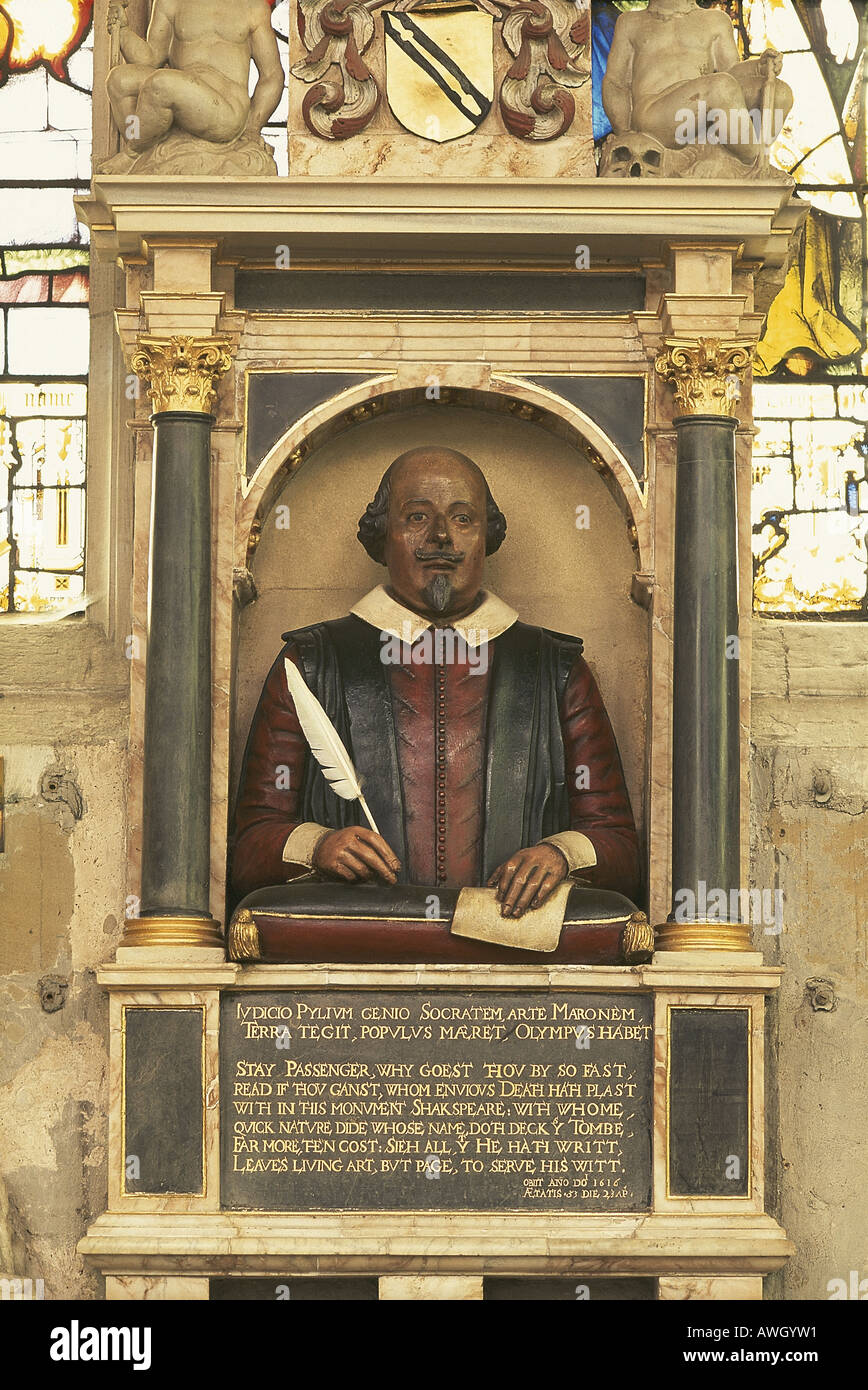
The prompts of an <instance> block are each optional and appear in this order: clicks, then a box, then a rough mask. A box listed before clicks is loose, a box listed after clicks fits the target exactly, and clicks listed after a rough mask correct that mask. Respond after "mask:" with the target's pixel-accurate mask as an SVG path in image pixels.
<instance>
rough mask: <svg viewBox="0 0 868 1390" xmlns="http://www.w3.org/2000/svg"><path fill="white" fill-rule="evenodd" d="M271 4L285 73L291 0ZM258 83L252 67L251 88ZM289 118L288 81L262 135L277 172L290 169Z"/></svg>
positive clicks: (274, 1)
mask: <svg viewBox="0 0 868 1390" xmlns="http://www.w3.org/2000/svg"><path fill="white" fill-rule="evenodd" d="M268 3H269V5H271V27H272V29H273V30H274V32H275V34H276V35H277V47H278V50H279V52H280V61H281V63H282V64H283V71H284V74H286V75H288V73H289V0H268ZM255 85H256V70H255V69H252V70H251V74H250V90H251V93H252V91H253V88H254V86H255ZM288 118H289V87H288V84H287V82H284V84H283V96H282V97H281V98H280V105H279V106H278V108H277V110H276V111H275V112H274V114H273V115H272V116H270V117H269V120H268V124H267V125H266V126H264V127H263V130H262V135H263V139H265V140H266V141H267V142H268V144H269V145H270V146H271V149H272V152H273V154H274V158H275V162H276V163H277V172H278V173H279V174H286V173H288V172H289V170H288V153H287V148H286V122H287V120H288Z"/></svg>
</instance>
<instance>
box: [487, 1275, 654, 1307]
mask: <svg viewBox="0 0 868 1390" xmlns="http://www.w3.org/2000/svg"><path fill="white" fill-rule="evenodd" d="M656 1297H657V1280H656V1279H642V1278H623V1279H583V1278H582V1277H581V1275H576V1276H575V1277H574V1278H572V1279H515V1278H511V1279H505V1278H504V1279H498V1278H494V1277H493V1278H491V1279H485V1280H484V1281H483V1298H484V1299H485V1300H486V1301H487V1302H491V1301H494V1302H498V1301H499V1302H505V1301H507V1300H510V1301H514V1300H519V1301H522V1302H525V1303H531V1302H543V1301H545V1302H548V1303H552V1302H554V1303H600V1302H606V1303H637V1302H653V1301H654V1299H656Z"/></svg>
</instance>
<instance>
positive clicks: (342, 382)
mask: <svg viewBox="0 0 868 1390" xmlns="http://www.w3.org/2000/svg"><path fill="white" fill-rule="evenodd" d="M369 379H371V373H370V372H250V373H249V375H248V377H247V476H248V478H250V477H252V476H253V474H254V473H255V472H256V469H257V468H258V467H259V465H260V463H261V462H262V460H263V459H264V458H265V455H266V454H267V453H268V451H269V450H270V449H273V448H274V446H275V444H276V443H277V441H278V439H280V437H281V435H283V434H285V433H286V431H287V430H288V429H289V427H290V425H293V424H295V422H296V420H300V419H301V417H302V416H303V415H306V414H307V413H308V411H309V410H313V408H314V406H317V405H322V403H323V401H327V400H329V399H330V398H331V397H332V396H337V395H338V394H339V393H340V392H341V391H346V390H347V389H348V388H349V387H350V386H356V385H357V384H358V383H359V382H361V381H368V380H369Z"/></svg>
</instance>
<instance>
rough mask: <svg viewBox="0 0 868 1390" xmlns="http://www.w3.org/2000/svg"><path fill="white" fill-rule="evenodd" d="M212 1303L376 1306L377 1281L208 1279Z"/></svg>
mask: <svg viewBox="0 0 868 1390" xmlns="http://www.w3.org/2000/svg"><path fill="white" fill-rule="evenodd" d="M209 1296H210V1299H211V1302H212V1303H215V1302H217V1303H332V1302H336V1303H351V1302H352V1303H356V1302H367V1303H376V1302H377V1299H378V1298H379V1288H378V1280H377V1279H376V1278H375V1277H374V1278H356V1279H341V1278H332V1277H331V1276H325V1275H323V1276H319V1275H316V1276H315V1277H312V1278H297V1277H296V1276H295V1275H293V1276H291V1277H290V1276H281V1275H279V1274H275V1275H274V1276H273V1277H272V1278H269V1279H232V1278H228V1279H212V1280H211V1281H210V1295H209Z"/></svg>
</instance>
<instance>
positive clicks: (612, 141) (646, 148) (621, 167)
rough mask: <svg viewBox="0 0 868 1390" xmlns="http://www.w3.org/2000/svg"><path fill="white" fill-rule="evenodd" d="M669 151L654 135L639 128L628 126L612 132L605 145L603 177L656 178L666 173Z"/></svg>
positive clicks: (602, 166) (601, 175)
mask: <svg viewBox="0 0 868 1390" xmlns="http://www.w3.org/2000/svg"><path fill="white" fill-rule="evenodd" d="M667 153H668V151H667V150H666V149H665V148H664V146H663V145H661V144H660V142H659V141H658V140H655V139H654V136H653V135H643V134H642V133H641V132H639V131H635V130H628V131H626V132H623V133H622V134H620V135H610V136H609V137H608V138H607V140H606V143H605V144H604V145H603V153H602V157H601V159H600V177H601V178H604V179H654V178H660V177H661V176H662V174H663V165H664V161H665V157H666V155H667Z"/></svg>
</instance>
